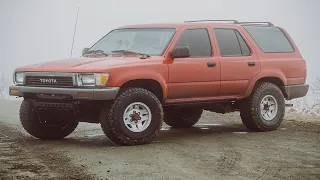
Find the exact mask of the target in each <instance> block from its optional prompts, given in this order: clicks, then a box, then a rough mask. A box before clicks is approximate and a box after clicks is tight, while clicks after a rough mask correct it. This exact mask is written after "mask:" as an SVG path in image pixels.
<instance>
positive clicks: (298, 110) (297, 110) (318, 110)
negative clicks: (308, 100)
mask: <svg viewBox="0 0 320 180" xmlns="http://www.w3.org/2000/svg"><path fill="white" fill-rule="evenodd" d="M287 112H289V113H294V114H302V115H317V116H320V104H315V105H312V106H311V107H305V106H293V107H290V108H288V110H287Z"/></svg>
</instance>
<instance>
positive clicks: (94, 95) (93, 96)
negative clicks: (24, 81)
mask: <svg viewBox="0 0 320 180" xmlns="http://www.w3.org/2000/svg"><path fill="white" fill-rule="evenodd" d="M119 89H120V88H119V87H109V88H103V89H84V88H52V87H30V86H10V87H9V94H10V96H18V97H23V96H25V94H36V95H42V94H45V95H51V96H53V97H54V96H55V95H67V96H70V97H71V98H72V99H76V100H112V99H115V97H116V96H117V94H118V91H119Z"/></svg>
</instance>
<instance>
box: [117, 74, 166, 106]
mask: <svg viewBox="0 0 320 180" xmlns="http://www.w3.org/2000/svg"><path fill="white" fill-rule="evenodd" d="M129 87H138V88H144V89H146V90H148V91H150V92H152V93H153V94H154V95H155V96H156V97H157V98H158V99H159V100H160V102H161V103H163V102H164V98H165V97H164V91H163V87H162V85H161V84H160V83H159V82H158V81H157V80H154V79H132V80H129V81H126V82H125V83H123V84H122V85H121V87H120V90H121V89H124V88H129Z"/></svg>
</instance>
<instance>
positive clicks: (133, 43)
mask: <svg viewBox="0 0 320 180" xmlns="http://www.w3.org/2000/svg"><path fill="white" fill-rule="evenodd" d="M217 21H221V20H211V21H208V20H206V21H187V22H185V23H182V24H147V25H133V26H125V27H121V28H117V29H115V30H112V31H111V32H110V33H108V34H107V35H105V36H104V37H103V38H101V39H100V40H99V41H98V42H97V43H95V44H94V45H93V46H92V47H91V48H84V50H83V54H82V56H81V57H78V58H70V59H63V60H58V61H52V62H44V63H39V64H34V65H27V66H24V67H19V68H17V69H16V70H15V72H14V76H13V77H14V84H15V85H13V86H11V87H10V90H9V91H10V95H12V96H19V97H23V98H24V100H23V102H22V104H21V108H20V120H21V123H22V125H23V127H24V129H25V130H26V131H27V132H28V133H29V134H31V135H32V136H35V137H37V138H40V139H60V138H64V137H66V136H68V135H69V134H70V133H72V132H73V131H74V130H75V128H76V127H77V125H78V122H88V123H100V124H101V127H102V129H103V131H104V133H105V134H106V136H107V137H108V138H109V139H110V140H112V141H113V142H115V143H117V144H120V145H136V144H145V143H149V142H150V141H151V140H152V139H154V138H155V137H156V135H157V134H158V132H159V130H160V128H161V126H162V123H163V121H164V122H165V123H166V124H168V125H169V126H171V127H173V128H188V127H191V126H193V125H194V124H195V123H197V121H198V120H199V119H200V117H201V114H202V112H203V110H207V111H212V112H216V113H228V112H233V111H240V117H241V119H242V122H243V124H244V125H245V126H246V127H247V128H248V129H249V130H251V131H271V130H275V129H277V128H278V127H279V125H280V123H281V122H282V120H283V117H284V114H285V99H288V100H290V99H294V98H299V97H303V96H305V95H306V94H307V92H308V88H309V86H308V85H306V84H305V82H306V73H307V68H306V62H305V60H304V59H303V57H302V56H301V54H300V52H299V50H298V48H297V47H296V45H295V44H294V42H293V40H292V39H291V38H290V36H289V35H288V34H287V32H286V31H285V30H284V29H282V28H280V27H276V26H274V25H273V24H272V23H270V22H238V21H229V22H227V21H226V22H227V23H222V22H217Z"/></svg>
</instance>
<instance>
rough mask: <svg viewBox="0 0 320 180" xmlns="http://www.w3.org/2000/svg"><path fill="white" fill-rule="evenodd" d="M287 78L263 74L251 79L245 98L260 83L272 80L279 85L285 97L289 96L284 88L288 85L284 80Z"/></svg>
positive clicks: (271, 81)
mask: <svg viewBox="0 0 320 180" xmlns="http://www.w3.org/2000/svg"><path fill="white" fill-rule="evenodd" d="M284 79H285V78H283V77H281V76H261V77H259V78H257V79H256V80H254V81H251V83H250V85H249V87H248V89H247V91H246V93H245V98H246V97H248V96H250V94H251V93H252V92H253V91H254V89H256V88H257V86H258V85H259V84H261V83H262V82H270V83H273V84H275V85H277V86H278V87H279V88H280V90H281V92H282V93H283V96H284V97H285V98H287V97H288V94H287V92H286V90H285V88H284V86H285V85H286V81H285V80H284Z"/></svg>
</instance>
